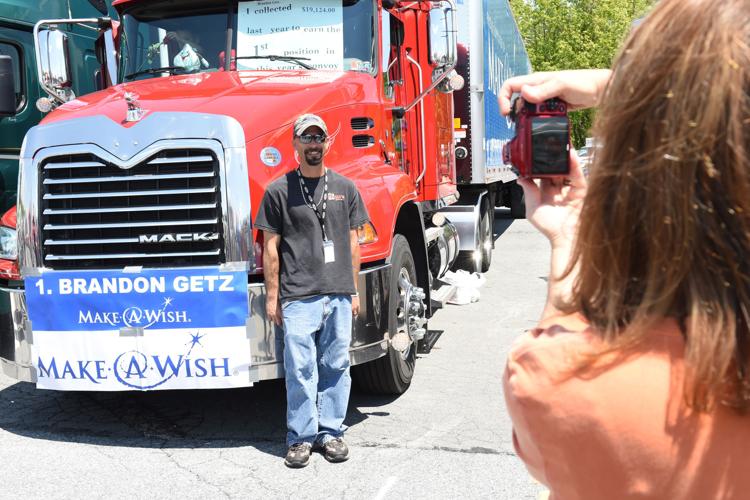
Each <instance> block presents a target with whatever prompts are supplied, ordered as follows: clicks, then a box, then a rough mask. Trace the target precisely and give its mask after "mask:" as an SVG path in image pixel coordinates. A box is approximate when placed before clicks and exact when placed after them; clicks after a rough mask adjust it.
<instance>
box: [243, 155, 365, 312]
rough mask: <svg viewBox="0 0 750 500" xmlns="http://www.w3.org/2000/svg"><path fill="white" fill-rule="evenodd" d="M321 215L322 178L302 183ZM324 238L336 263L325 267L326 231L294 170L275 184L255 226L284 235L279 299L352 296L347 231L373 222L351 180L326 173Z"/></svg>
mask: <svg viewBox="0 0 750 500" xmlns="http://www.w3.org/2000/svg"><path fill="white" fill-rule="evenodd" d="M304 181H305V185H306V186H307V189H308V191H309V192H310V193H313V199H314V200H315V203H316V205H317V207H318V211H319V212H322V207H323V203H322V200H321V198H322V196H323V189H324V187H323V184H324V182H323V177H321V178H319V179H317V178H310V177H305V178H304ZM326 198H327V200H326V216H325V224H326V235H327V236H328V239H329V240H332V241H333V244H334V254H335V261H334V262H329V263H325V259H324V255H323V232H322V230H321V227H320V221H319V219H318V217H317V216H316V215H315V212H314V211H313V209H312V208H310V207H309V206H308V205H307V204H305V199H304V194H303V192H302V188H301V186H300V184H299V177H298V175H297V172H296V170H292V171H291V172H289V173H288V174H286V175H285V176H283V177H280V178H279V179H276V180H275V181H274V182H272V183H271V184H270V185H269V186H268V189H267V190H266V193H265V194H264V195H263V201H262V202H261V204H260V209H259V210H258V217H257V218H256V220H255V227H256V228H257V229H261V230H263V231H270V232H272V233H275V234H278V235H280V236H281V245H280V256H279V260H280V262H279V298H280V299H281V300H286V299H302V298H305V297H312V296H315V295H338V294H342V295H349V294H353V293H354V277H353V274H352V255H351V246H350V242H349V231H350V230H351V229H356V228H358V227H360V226H362V225H363V224H364V223H365V222H367V221H368V220H369V217H368V215H367V209H366V208H365V204H364V203H363V202H362V197H361V196H360V194H359V191H357V188H356V186H355V185H354V183H353V182H352V181H350V180H349V179H347V178H346V177H344V176H343V175H340V174H338V173H336V172H334V171H333V170H331V169H328V195H327V196H326Z"/></svg>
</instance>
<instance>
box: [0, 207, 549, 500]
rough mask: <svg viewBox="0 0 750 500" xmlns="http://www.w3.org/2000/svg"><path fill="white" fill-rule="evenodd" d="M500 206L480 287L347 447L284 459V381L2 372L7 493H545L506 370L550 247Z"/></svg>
mask: <svg viewBox="0 0 750 500" xmlns="http://www.w3.org/2000/svg"><path fill="white" fill-rule="evenodd" d="M504 214H505V212H504V211H502V210H498V218H497V219H496V224H495V233H496V236H498V238H497V241H496V248H495V250H494V253H493V264H492V267H491V269H490V271H489V272H488V273H487V274H486V278H487V282H486V283H485V285H484V286H483V287H482V289H481V299H480V300H479V301H478V302H476V303H473V304H469V305H465V306H447V307H446V308H445V309H444V310H442V311H439V312H438V314H436V316H435V317H434V318H433V319H432V320H431V321H430V325H429V326H430V329H431V330H440V331H442V335H441V337H440V338H439V340H438V342H437V344H436V345H435V347H434V349H433V350H432V352H431V353H430V354H426V355H421V356H420V359H419V360H418V361H417V373H416V375H415V378H414V381H413V383H412V386H411V388H410V389H409V390H408V391H407V392H406V393H405V394H403V395H402V396H400V397H375V396H371V395H367V394H363V393H361V392H359V391H356V390H355V391H354V393H353V394H352V397H351V401H350V405H349V412H348V415H347V419H346V422H345V423H346V424H347V425H348V426H349V430H348V432H347V441H348V442H349V445H350V448H351V459H350V460H349V461H348V462H346V463H343V464H330V463H328V462H326V461H325V460H324V458H323V457H322V456H321V455H319V454H316V455H314V456H313V460H312V463H311V465H310V466H309V467H307V468H306V469H300V470H291V469H288V468H286V467H285V466H284V464H283V455H284V453H285V451H286V447H285V445H284V435H285V395H284V385H283V382H282V381H270V382H263V383H260V384H258V385H256V386H255V387H253V388H249V389H240V390H224V391H218V390H217V391H203V392H201V391H173V392H158V391H157V392H150V393H59V392H49V391H41V390H37V389H35V388H34V386H33V385H31V384H26V383H17V382H15V381H14V380H11V379H9V378H7V377H5V376H3V375H0V464H1V465H0V484H2V488H1V489H0V497H5V498H9V497H11V496H12V497H14V498H42V497H44V498H73V497H81V498H99V497H108V498H126V497H127V498H174V497H180V498H222V497H227V498H238V497H242V498H357V499H359V498H373V499H383V498H495V499H524V498H528V499H534V498H537V496H538V494H539V493H540V491H541V490H542V487H541V486H540V485H539V484H537V483H536V482H535V481H534V480H533V479H532V478H531V477H530V476H529V475H528V473H527V472H526V470H525V468H524V467H523V464H522V463H521V462H520V460H519V459H518V457H516V455H515V453H514V451H513V445H512V439H511V425H510V420H509V418H508V416H507V414H506V412H505V409H504V403H503V396H502V388H501V376H502V370H503V367H504V362H505V356H506V353H507V351H508V348H509V346H510V345H511V343H512V342H513V339H514V338H515V337H516V336H517V335H519V334H520V333H521V332H522V331H524V330H525V329H528V328H530V327H533V326H534V324H535V321H536V319H537V318H538V316H539V314H540V312H541V309H542V306H543V302H544V297H545V291H546V273H547V268H548V258H549V254H548V250H547V245H546V243H545V241H544V239H543V237H542V236H541V235H539V234H538V233H536V232H535V230H534V229H533V228H532V227H531V225H530V224H529V223H528V222H526V221H525V220H521V221H513V220H511V219H509V218H506V217H504Z"/></svg>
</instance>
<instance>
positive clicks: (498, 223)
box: [492, 208, 516, 241]
mask: <svg viewBox="0 0 750 500" xmlns="http://www.w3.org/2000/svg"><path fill="white" fill-rule="evenodd" d="M515 220H516V219H514V218H512V217H511V216H510V209H507V208H496V209H495V227H494V228H493V231H492V232H493V235H492V236H493V238H494V239H495V241H497V239H498V238H499V237H500V236H502V235H503V233H504V232H505V231H507V230H508V228H510V226H511V225H512V224H513V222H514V221H515Z"/></svg>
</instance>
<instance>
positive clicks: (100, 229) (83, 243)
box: [39, 149, 224, 269]
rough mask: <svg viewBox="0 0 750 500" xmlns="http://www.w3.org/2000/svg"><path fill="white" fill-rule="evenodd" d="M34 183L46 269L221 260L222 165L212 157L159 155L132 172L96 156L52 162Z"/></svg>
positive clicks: (206, 153) (202, 153)
mask: <svg viewBox="0 0 750 500" xmlns="http://www.w3.org/2000/svg"><path fill="white" fill-rule="evenodd" d="M39 182H40V193H41V200H40V207H41V214H40V221H41V230H42V248H43V252H44V255H43V256H44V265H45V267H48V268H52V269H82V268H95V269H108V268H121V267H125V266H130V265H139V266H150V267H166V266H169V267H181V266H191V265H212V264H218V263H221V262H223V261H224V251H223V249H224V235H223V225H222V215H221V214H222V207H221V190H220V176H219V162H218V160H217V158H216V157H215V154H214V152H213V151H210V150H200V149H182V150H166V151H161V152H159V153H157V154H155V155H153V156H151V157H150V158H148V159H147V160H145V161H143V162H141V163H139V164H137V165H135V166H134V167H132V168H129V169H121V168H119V167H118V166H116V165H114V164H111V163H108V162H106V161H104V160H102V159H100V158H98V157H96V156H95V155H93V154H74V155H65V156H55V157H52V158H49V159H47V160H46V161H45V162H44V163H43V164H42V167H41V176H40V180H39ZM144 240H145V241H149V242H142V241H144ZM154 241H156V242H154Z"/></svg>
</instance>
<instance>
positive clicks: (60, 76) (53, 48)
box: [37, 29, 71, 90]
mask: <svg viewBox="0 0 750 500" xmlns="http://www.w3.org/2000/svg"><path fill="white" fill-rule="evenodd" d="M37 40H38V41H39V54H38V55H39V69H40V70H41V74H40V75H39V77H40V78H41V81H42V84H43V85H46V86H48V87H51V88H53V89H55V90H60V89H65V88H68V87H70V84H71V80H70V56H69V53H68V35H67V34H65V33H63V32H62V31H59V30H56V29H48V30H43V31H40V32H39V37H38V38H37Z"/></svg>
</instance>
